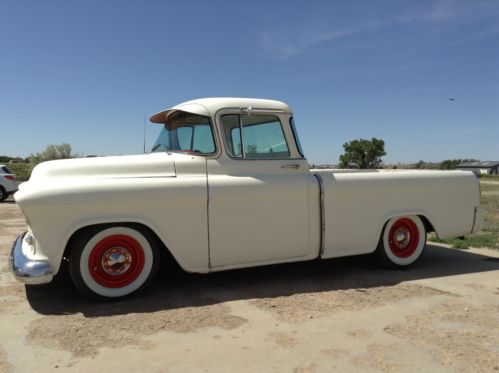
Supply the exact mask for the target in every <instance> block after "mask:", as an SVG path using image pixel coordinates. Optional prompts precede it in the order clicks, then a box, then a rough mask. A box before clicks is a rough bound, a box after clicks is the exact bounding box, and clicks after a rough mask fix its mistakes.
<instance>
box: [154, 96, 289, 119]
mask: <svg viewBox="0 0 499 373" xmlns="http://www.w3.org/2000/svg"><path fill="white" fill-rule="evenodd" d="M243 107H244V108H247V107H251V108H252V109H255V110H256V109H267V110H269V109H270V110H275V111H280V112H284V113H288V114H292V110H291V108H290V107H289V106H288V105H287V104H285V103H284V102H281V101H276V100H265V99H260V98H239V97H211V98H200V99H197V100H191V101H186V102H183V103H181V104H178V105H176V106H173V107H172V108H170V109H167V110H163V111H160V112H159V113H156V114H154V115H153V116H151V118H149V120H150V121H151V122H153V123H165V121H166V119H167V117H168V115H169V114H170V113H171V112H173V111H176V110H181V111H186V112H188V113H193V114H199V115H204V116H207V117H213V116H214V115H215V114H216V112H217V111H219V110H220V109H229V108H237V109H239V108H243Z"/></svg>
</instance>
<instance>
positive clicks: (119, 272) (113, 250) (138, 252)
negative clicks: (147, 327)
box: [69, 226, 159, 299]
mask: <svg viewBox="0 0 499 373" xmlns="http://www.w3.org/2000/svg"><path fill="white" fill-rule="evenodd" d="M158 262H159V250H158V247H157V243H156V239H155V237H153V236H152V235H151V234H149V233H148V232H145V231H142V230H139V229H137V228H135V227H133V228H132V227H128V226H113V227H109V226H107V227H100V228H99V227H97V228H95V229H89V230H88V231H86V232H84V233H83V234H82V235H81V236H80V237H78V238H77V239H76V240H75V242H74V244H73V247H72V248H71V254H70V259H69V272H70V274H71V278H72V279H73V282H74V283H75V285H76V287H77V288H78V290H79V291H80V292H81V293H83V294H84V295H89V296H92V297H94V298H103V299H111V298H112V299H119V298H123V297H126V296H129V295H131V294H133V293H136V292H138V291H140V290H142V289H143V288H144V287H146V286H147V285H148V284H149V283H150V282H151V280H152V279H153V277H154V275H155V274H156V272H157V270H158V264H159V263H158Z"/></svg>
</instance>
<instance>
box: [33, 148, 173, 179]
mask: <svg viewBox="0 0 499 373" xmlns="http://www.w3.org/2000/svg"><path fill="white" fill-rule="evenodd" d="M175 176H176V174H175V164H174V161H173V157H172V156H171V155H168V154H167V153H153V154H144V155H129V156H118V157H93V158H74V159H63V160H57V161H49V162H44V163H41V164H39V165H37V166H36V167H35V168H34V169H33V171H32V173H31V177H30V179H29V182H40V181H50V180H53V179H57V178H61V179H63V178H71V179H75V178H98V179H119V178H142V177H175ZM54 181H55V180H54Z"/></svg>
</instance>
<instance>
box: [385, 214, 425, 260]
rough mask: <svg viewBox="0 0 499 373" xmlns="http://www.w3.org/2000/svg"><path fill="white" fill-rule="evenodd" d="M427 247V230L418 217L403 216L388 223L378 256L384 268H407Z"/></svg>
mask: <svg viewBox="0 0 499 373" xmlns="http://www.w3.org/2000/svg"><path fill="white" fill-rule="evenodd" d="M425 246H426V229H425V226H424V224H423V222H422V221H421V219H420V218H419V217H418V216H416V215H411V216H401V217H396V218H392V219H390V220H388V222H387V223H386V225H385V227H384V229H383V233H382V234H381V238H380V240H379V244H378V248H377V249H376V252H375V254H376V256H377V258H378V261H379V262H380V263H381V264H383V265H384V266H388V267H392V268H405V267H409V266H411V265H412V264H414V263H415V262H416V261H417V260H418V259H419V258H420V256H421V254H422V253H423V250H424V248H425Z"/></svg>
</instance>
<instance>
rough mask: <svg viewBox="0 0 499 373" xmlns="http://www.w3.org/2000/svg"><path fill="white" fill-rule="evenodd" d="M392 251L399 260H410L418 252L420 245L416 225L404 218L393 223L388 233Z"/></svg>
mask: <svg viewBox="0 0 499 373" xmlns="http://www.w3.org/2000/svg"><path fill="white" fill-rule="evenodd" d="M388 241H389V245H390V251H391V252H392V253H393V254H394V255H395V256H397V257H398V258H408V257H410V256H411V255H412V254H414V252H415V251H416V249H417V247H418V243H419V230H418V227H417V225H416V223H415V222H414V221H413V220H411V219H408V218H402V219H399V220H397V221H396V222H395V223H393V225H392V227H391V228H390V232H389V233H388Z"/></svg>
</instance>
